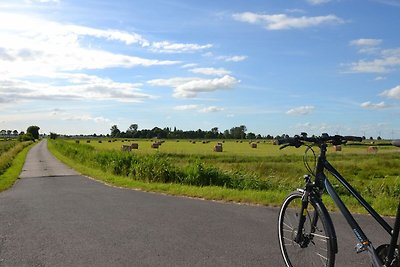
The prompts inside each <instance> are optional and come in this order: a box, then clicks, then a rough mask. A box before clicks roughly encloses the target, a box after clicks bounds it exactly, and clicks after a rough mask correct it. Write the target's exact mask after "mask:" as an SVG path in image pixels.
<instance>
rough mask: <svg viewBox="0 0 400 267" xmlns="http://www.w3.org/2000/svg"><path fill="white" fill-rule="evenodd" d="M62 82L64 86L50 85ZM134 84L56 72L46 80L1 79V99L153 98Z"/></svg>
mask: <svg viewBox="0 0 400 267" xmlns="http://www.w3.org/2000/svg"><path fill="white" fill-rule="evenodd" d="M53 84H63V85H53ZM135 86H136V84H131V83H120V82H115V81H113V80H111V79H104V78H100V77H97V76H91V75H86V74H66V73H55V74H53V75H51V77H50V80H48V83H47V84H46V83H39V82H31V81H24V80H19V79H4V78H3V79H1V78H0V99H5V100H7V101H8V102H19V101H31V100H114V101H119V102H142V101H143V100H146V99H152V98H156V97H155V96H152V95H150V94H146V93H143V92H141V90H140V89H139V88H136V87H135Z"/></svg>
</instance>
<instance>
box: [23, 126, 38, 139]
mask: <svg viewBox="0 0 400 267" xmlns="http://www.w3.org/2000/svg"><path fill="white" fill-rule="evenodd" d="M39 130H40V127H39V126H29V127H28V129H26V133H27V134H28V133H30V134H32V136H33V138H34V139H39Z"/></svg>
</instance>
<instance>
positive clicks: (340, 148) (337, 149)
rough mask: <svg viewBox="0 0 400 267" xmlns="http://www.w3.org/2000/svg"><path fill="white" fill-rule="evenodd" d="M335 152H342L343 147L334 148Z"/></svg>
mask: <svg viewBox="0 0 400 267" xmlns="http://www.w3.org/2000/svg"><path fill="white" fill-rule="evenodd" d="M333 151H335V152H337V151H342V146H341V145H337V146H333Z"/></svg>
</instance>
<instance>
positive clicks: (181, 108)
mask: <svg viewBox="0 0 400 267" xmlns="http://www.w3.org/2000/svg"><path fill="white" fill-rule="evenodd" d="M174 109H175V110H197V109H199V106H198V105H181V106H176V107H174Z"/></svg>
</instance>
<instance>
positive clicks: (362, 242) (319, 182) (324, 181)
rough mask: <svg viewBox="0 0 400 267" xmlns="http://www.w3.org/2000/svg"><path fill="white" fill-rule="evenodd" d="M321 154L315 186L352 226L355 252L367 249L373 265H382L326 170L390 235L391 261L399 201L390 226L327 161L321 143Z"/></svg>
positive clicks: (399, 219)
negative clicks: (325, 171) (324, 192)
mask: <svg viewBox="0 0 400 267" xmlns="http://www.w3.org/2000/svg"><path fill="white" fill-rule="evenodd" d="M320 148H321V154H320V155H319V156H318V161H317V168H316V178H315V186H317V187H318V188H320V189H325V190H326V191H327V193H328V194H329V195H330V197H331V198H332V200H333V201H334V202H335V204H336V206H337V207H338V208H339V210H340V212H341V213H342V214H343V216H344V217H345V219H346V221H347V223H348V224H349V225H350V227H351V228H352V230H353V232H354V234H355V236H356V237H357V239H358V241H359V243H358V244H357V247H356V248H357V252H362V251H368V254H369V256H370V258H371V261H372V263H373V266H383V263H382V261H381V260H380V258H379V257H378V255H377V252H376V250H375V248H374V247H373V245H372V243H371V241H370V240H369V239H368V237H367V236H366V235H365V233H364V232H363V231H362V229H361V227H360V226H359V225H358V223H357V221H356V220H355V219H354V217H353V215H351V213H350V211H349V210H348V209H347V207H346V206H345V204H344V203H343V201H342V199H341V198H340V197H339V195H338V193H337V192H336V191H335V189H334V188H333V186H332V184H331V183H330V181H329V180H328V178H327V176H326V175H325V173H324V170H327V171H328V172H329V173H331V174H332V175H333V176H334V177H335V178H336V179H337V180H338V181H339V182H340V183H341V184H342V185H343V186H344V187H345V188H346V189H347V190H348V191H349V192H350V194H351V195H352V196H353V197H355V198H356V199H357V201H358V202H359V203H360V204H361V205H362V206H363V207H364V208H365V209H366V210H367V211H368V213H369V214H371V216H372V217H373V218H374V219H375V220H376V221H377V222H378V223H379V224H380V225H381V226H382V228H384V229H385V231H386V232H387V233H388V234H389V235H390V237H391V238H390V245H389V251H388V255H387V258H388V262H389V263H390V262H392V261H393V258H394V252H395V249H396V246H397V242H398V238H399V231H400V203H399V206H398V209H397V215H396V219H395V224H394V227H393V228H392V227H391V226H390V225H389V224H388V223H387V222H386V221H385V220H384V219H383V218H382V217H381V216H380V215H379V214H378V213H377V212H376V211H375V210H374V209H373V208H372V207H371V206H370V205H369V204H368V203H367V202H366V201H365V199H364V198H363V197H362V196H361V195H360V194H359V193H358V192H357V191H356V190H355V189H354V188H353V187H352V186H351V185H350V184H349V183H348V182H347V181H346V179H345V178H344V177H343V176H341V175H340V173H339V172H338V171H337V170H336V169H335V168H334V167H333V166H332V165H331V164H330V163H329V162H328V160H327V159H326V149H327V148H326V144H322V145H321V147H320Z"/></svg>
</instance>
